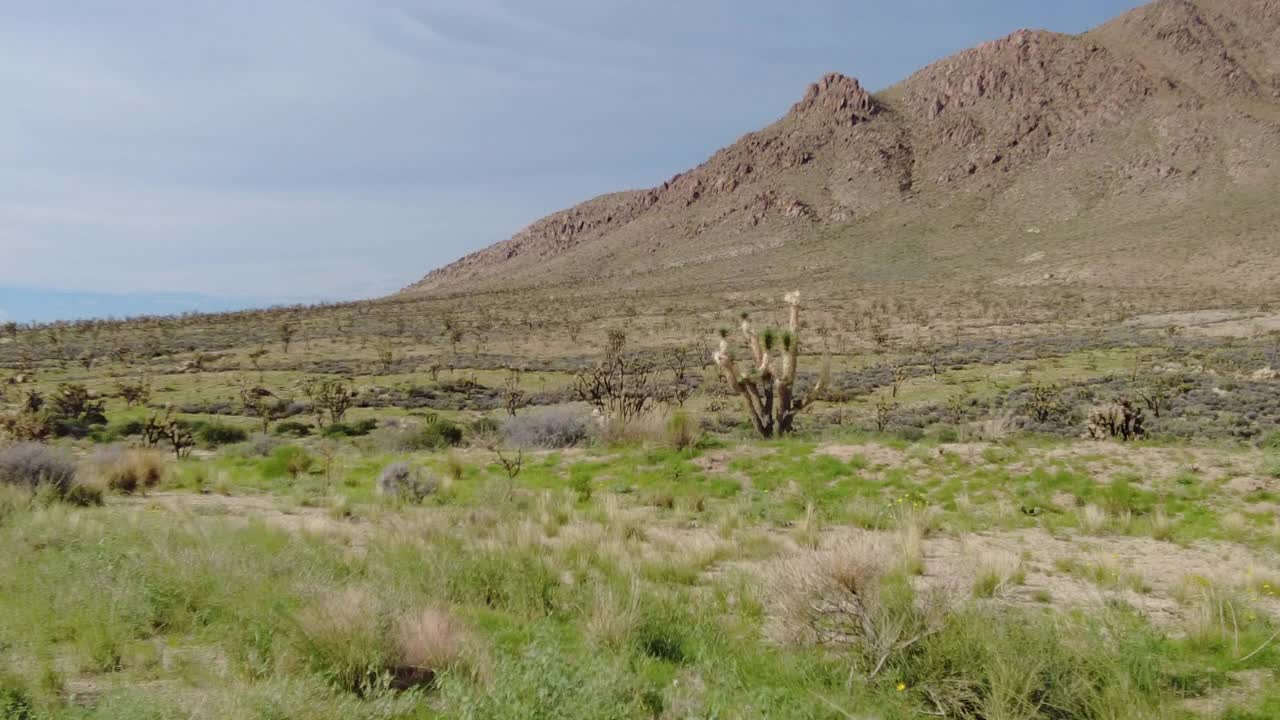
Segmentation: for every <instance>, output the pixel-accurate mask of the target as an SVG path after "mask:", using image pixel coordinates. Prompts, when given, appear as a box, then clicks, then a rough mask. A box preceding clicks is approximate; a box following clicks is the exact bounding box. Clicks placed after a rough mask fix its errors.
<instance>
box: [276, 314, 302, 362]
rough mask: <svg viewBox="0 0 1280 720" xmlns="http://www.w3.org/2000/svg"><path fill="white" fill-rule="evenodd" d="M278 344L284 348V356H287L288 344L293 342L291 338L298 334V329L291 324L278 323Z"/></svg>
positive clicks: (286, 322)
mask: <svg viewBox="0 0 1280 720" xmlns="http://www.w3.org/2000/svg"><path fill="white" fill-rule="evenodd" d="M279 332H280V344H282V345H283V346H284V348H283V349H284V354H285V355H288V354H289V344H290V343H292V342H293V336H294V335H297V334H298V328H297V326H295V325H294V324H293V323H291V322H288V321H285V322H282V323H280V328H279Z"/></svg>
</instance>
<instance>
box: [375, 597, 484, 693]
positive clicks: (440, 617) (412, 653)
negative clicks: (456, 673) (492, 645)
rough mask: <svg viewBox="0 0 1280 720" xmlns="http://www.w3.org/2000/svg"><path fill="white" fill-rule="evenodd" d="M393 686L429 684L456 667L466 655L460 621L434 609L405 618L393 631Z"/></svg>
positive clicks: (408, 686)
mask: <svg viewBox="0 0 1280 720" xmlns="http://www.w3.org/2000/svg"><path fill="white" fill-rule="evenodd" d="M392 644H393V646H394V649H395V658H394V663H393V667H392V669H391V671H392V684H393V687H397V688H400V689H406V688H410V687H419V686H426V685H430V684H432V683H433V682H435V679H436V678H437V677H438V676H439V675H440V673H443V672H445V671H446V670H449V669H451V668H454V667H457V666H458V665H459V664H460V663H461V662H462V660H463V658H464V656H465V654H466V639H465V637H464V635H463V632H462V629H461V627H460V626H459V625H458V623H457V621H456V620H454V619H453V617H451V616H450V615H449V614H448V613H445V612H443V611H441V610H437V609H434V608H428V609H425V610H420V611H418V612H416V613H412V614H408V615H404V616H402V617H401V618H400V619H399V620H397V621H396V623H395V627H394V629H393V635H392Z"/></svg>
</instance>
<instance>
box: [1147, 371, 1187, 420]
mask: <svg viewBox="0 0 1280 720" xmlns="http://www.w3.org/2000/svg"><path fill="white" fill-rule="evenodd" d="M1190 389H1191V384H1190V383H1189V382H1187V380H1186V378H1185V377H1183V376H1182V375H1181V374H1178V373H1160V374H1158V375H1156V376H1155V377H1152V378H1151V379H1149V380H1148V381H1147V382H1146V383H1144V384H1143V386H1142V387H1140V388H1138V391H1137V395H1138V397H1139V398H1141V400H1142V403H1143V404H1144V405H1146V406H1147V409H1148V410H1150V411H1151V414H1152V415H1155V416H1156V417H1160V413H1162V412H1163V411H1165V410H1167V409H1169V405H1170V404H1171V403H1172V402H1173V399H1174V398H1176V397H1178V396H1180V395H1185V394H1186V393H1187V391H1188V390H1190Z"/></svg>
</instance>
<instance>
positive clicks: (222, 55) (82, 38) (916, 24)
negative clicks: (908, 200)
mask: <svg viewBox="0 0 1280 720" xmlns="http://www.w3.org/2000/svg"><path fill="white" fill-rule="evenodd" d="M1138 4H1139V3H1137V2H1133V1H1131V0H1077V1H1076V2H1071V3H1050V2H1045V1H1044V0H967V1H966V2H963V3H961V2H955V1H954V0H896V1H895V2H865V1H862V2H860V1H857V0H791V1H790V2H786V3H783V2H777V1H776V0H775V1H774V2H767V1H766V0H182V2H173V1H172V0H41V1H40V2H23V1H22V0H0V95H2V96H3V97H4V98H5V99H6V110H5V112H4V113H3V114H0V321H3V320H5V319H9V320H16V321H19V322H30V321H47V320H53V319H72V318H77V317H101V316H125V315H134V314H141V313H171V312H180V311H183V310H197V309H198V310H222V309H231V308H236V307H252V306H259V305H264V304H276V303H294V302H312V301H319V300H343V299H356V298H366V297H376V296H379V295H383V294H387V293H390V292H394V291H395V290H397V289H399V288H401V287H403V286H405V285H408V284H410V283H412V282H414V281H416V280H417V279H418V278H419V277H421V276H422V275H423V274H425V273H426V272H427V271H429V270H431V269H433V268H435V267H438V266H440V265H443V264H445V263H448V262H450V261H452V260H454V259H457V258H458V257H461V256H462V255H465V254H466V253H468V252H470V251H473V250H476V249H479V248H481V247H484V246H486V245H489V244H491V243H494V242H498V241H501V240H503V239H506V238H507V237H509V236H511V235H512V234H514V233H515V232H517V231H519V230H520V229H521V228H522V227H524V226H525V225H527V224H529V223H530V222H532V221H534V220H536V219H538V218H539V217H542V216H544V215H546V214H548V213H550V212H553V211H555V210H558V209H562V208H564V207H568V206H571V205H573V204H576V203H578V202H580V201H583V200H586V199H588V198H590V197H592V196H595V195H598V194H600V193H603V192H610V191H615V190H623V189H631V188H639V187H649V186H653V185H656V184H659V183H661V182H662V181H663V180H665V179H667V178H669V177H671V176H672V175H674V174H676V173H677V172H681V171H683V170H686V169H688V168H690V167H693V166H694V165H697V164H698V163H700V162H702V161H703V160H705V159H706V158H707V157H708V156H709V155H711V154H712V153H713V152H714V151H715V150H716V149H718V148H720V147H722V146H724V145H727V144H729V143H731V142H733V141H734V140H735V139H737V138H738V137H740V136H741V135H742V134H744V133H746V132H749V131H751V130H755V129H758V128H760V127H762V126H764V125H766V124H768V123H769V122H771V121H773V120H775V119H777V118H778V117H780V116H781V115H782V114H784V113H785V112H786V110H787V109H788V108H789V107H790V106H791V104H792V103H794V102H795V101H796V100H798V99H799V98H800V97H801V95H803V93H804V89H805V87H806V86H807V85H808V84H809V83H811V82H813V81H814V80H816V79H817V78H819V77H820V76H821V75H822V74H824V73H826V72H829V71H839V72H843V73H845V74H848V75H853V76H855V77H858V78H859V79H860V80H861V81H862V83H863V84H864V85H866V86H867V87H870V88H872V89H881V88H884V87H887V86H889V85H891V84H893V83H894V82H896V81H898V80H900V79H902V78H904V77H906V76H907V75H909V74H910V73H911V72H913V71H915V70H917V69H919V68H920V67H921V66H923V65H926V64H928V63H929V62H932V61H934V60H937V59H939V58H942V57H945V56H946V55H949V54H951V53H953V52H956V51H959V50H962V49H964V48H967V47H971V46H973V45H975V44H977V43H979V42H982V41H984V40H989V39H994V38H997V37H1001V36H1003V35H1006V34H1008V33H1010V32H1012V31H1014V30H1016V29H1019V28H1023V27H1032V28H1047V29H1051V30H1058V31H1063V32H1079V31H1082V30H1085V29H1088V28H1090V27H1093V26H1095V25H1097V24H1099V23H1101V22H1104V21H1105V20H1107V19H1108V18H1110V17H1113V16H1115V15H1118V14H1120V13H1121V12H1123V11H1125V10H1127V9H1129V8H1132V7H1135V6H1136V5H1138Z"/></svg>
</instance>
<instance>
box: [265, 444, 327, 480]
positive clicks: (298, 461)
mask: <svg viewBox="0 0 1280 720" xmlns="http://www.w3.org/2000/svg"><path fill="white" fill-rule="evenodd" d="M314 462H315V460H314V458H312V457H311V456H310V455H308V454H307V451H306V450H303V449H302V448H300V447H298V446H297V445H285V446H283V447H278V448H276V449H275V451H274V452H272V453H271V457H270V458H267V461H266V462H265V463H263V466H262V472H263V475H265V476H266V477H284V476H286V475H287V476H289V478H291V479H294V480H296V479H298V476H299V475H301V474H302V473H305V472H307V471H308V470H310V469H311V465H312V464H313V463H314Z"/></svg>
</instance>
